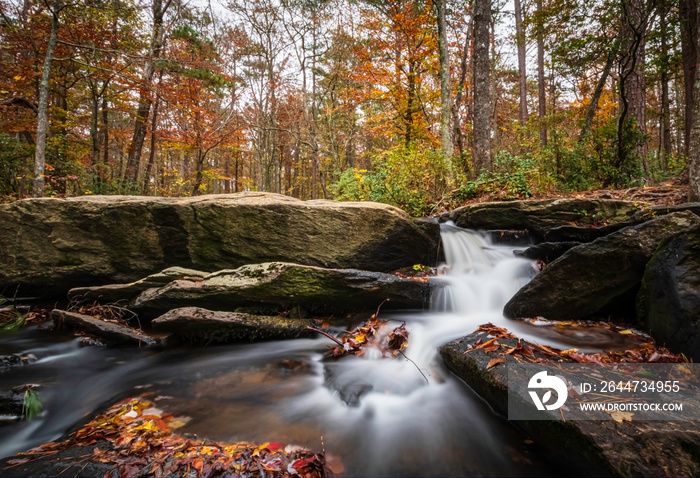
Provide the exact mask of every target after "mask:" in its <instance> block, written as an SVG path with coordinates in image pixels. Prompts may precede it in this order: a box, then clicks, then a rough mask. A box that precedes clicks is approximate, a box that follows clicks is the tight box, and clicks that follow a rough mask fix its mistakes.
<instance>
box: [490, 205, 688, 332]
mask: <svg viewBox="0 0 700 478" xmlns="http://www.w3.org/2000/svg"><path fill="white" fill-rule="evenodd" d="M698 224H700V218H698V216H696V215H695V214H693V213H692V212H687V211H686V212H677V213H672V214H669V215H667V216H663V217H660V218H658V219H654V220H651V221H648V222H645V223H643V224H641V225H639V226H634V227H627V228H625V229H622V230H620V231H618V232H615V233H613V234H610V235H609V236H606V237H602V238H600V239H596V240H595V241H593V242H591V243H588V244H582V245H580V246H577V247H574V248H573V249H570V250H569V251H568V252H566V253H565V254H564V255H562V256H561V257H560V258H559V259H557V260H555V261H554V262H552V263H550V264H549V265H548V266H547V267H545V268H544V269H543V270H542V272H540V273H539V274H538V275H537V276H535V278H534V279H532V281H530V282H529V283H528V284H527V285H525V286H524V287H523V288H522V289H520V290H519V291H518V292H517V293H516V294H515V296H513V298H512V299H511V300H510V301H508V303H507V304H506V306H505V308H504V309H503V313H504V315H505V316H506V317H509V318H518V317H536V316H542V317H545V318H547V319H552V320H570V319H582V318H587V317H591V316H595V315H605V316H606V317H607V315H608V314H612V315H615V316H622V317H625V318H627V319H632V318H634V316H635V312H634V311H635V297H636V293H637V290H638V288H639V285H640V283H641V280H642V276H643V275H644V268H645V266H646V263H647V261H648V260H649V259H650V258H651V256H652V254H653V253H654V251H655V250H656V248H657V247H658V245H659V243H660V242H662V241H663V240H664V239H666V238H668V237H671V236H673V235H675V234H677V233H679V232H681V231H683V230H685V229H688V228H690V227H692V226H696V225H698Z"/></svg>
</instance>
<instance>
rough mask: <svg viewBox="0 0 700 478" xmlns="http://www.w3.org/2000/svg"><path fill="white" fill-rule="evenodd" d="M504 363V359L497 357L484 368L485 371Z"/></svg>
mask: <svg viewBox="0 0 700 478" xmlns="http://www.w3.org/2000/svg"><path fill="white" fill-rule="evenodd" d="M505 361H506V358H505V357H498V358H493V359H491V360H490V361H489V363H488V365H487V366H486V370H488V369H490V368H493V367H495V366H496V365H498V364H499V363H503V362H505Z"/></svg>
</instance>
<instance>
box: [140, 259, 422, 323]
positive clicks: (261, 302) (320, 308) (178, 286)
mask: <svg viewBox="0 0 700 478" xmlns="http://www.w3.org/2000/svg"><path fill="white" fill-rule="evenodd" d="M429 291H430V289H429V285H428V283H427V282H426V281H424V280H414V279H407V278H399V277H397V276H395V275H392V274H385V273H382V272H370V271H360V270H356V269H325V268H321V267H313V266H305V265H300V264H290V263H286V262H268V263H263V264H254V265H246V266H243V267H239V268H238V269H234V270H223V271H219V272H215V273H213V274H210V275H208V276H206V277H204V278H203V279H201V280H176V281H173V282H171V283H169V284H167V285H165V286H163V287H160V288H153V289H148V290H146V291H144V292H142V293H141V294H140V295H139V296H138V297H137V298H136V299H135V300H134V301H133V303H132V304H131V308H132V309H134V310H135V311H137V312H138V313H139V315H140V316H142V317H146V318H148V317H153V316H155V315H158V314H162V313H164V312H166V311H168V310H170V309H173V308H178V307H205V308H210V309H215V310H226V311H235V310H236V309H239V308H245V309H246V310H247V311H254V312H256V313H260V314H276V313H280V312H290V311H291V312H292V313H294V314H297V315H300V316H301V315H305V314H306V313H309V314H314V315H331V314H344V313H354V312H362V311H374V310H376V309H377V307H378V306H379V304H381V303H382V302H383V301H384V300H385V299H388V302H386V304H385V305H384V306H383V308H384V309H422V308H423V307H424V306H425V305H427V301H428V298H429Z"/></svg>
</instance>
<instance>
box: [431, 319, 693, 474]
mask: <svg viewBox="0 0 700 478" xmlns="http://www.w3.org/2000/svg"><path fill="white" fill-rule="evenodd" d="M491 338H493V337H491V336H489V335H488V334H487V333H486V332H476V333H473V334H470V335H467V336H465V337H463V338H461V339H459V340H457V341H454V342H451V343H449V344H447V345H445V346H443V347H442V348H441V349H440V356H441V357H442V359H443V361H444V362H445V364H446V365H447V367H448V368H449V369H450V370H452V372H454V373H455V374H456V375H457V376H458V377H460V378H461V379H462V380H464V381H465V382H466V383H467V385H469V386H470V387H471V388H472V389H473V390H474V391H475V392H476V393H477V394H479V395H480V396H481V397H483V398H484V399H485V400H486V401H487V402H488V403H489V404H490V405H491V406H492V407H493V408H494V410H495V411H496V412H497V413H501V414H504V415H505V414H507V413H508V399H509V397H508V365H509V364H513V365H516V366H517V361H516V359H515V357H513V356H512V355H505V362H503V363H500V364H498V365H497V366H491V367H489V363H490V362H491V359H493V358H494V357H495V355H494V353H492V352H491V353H489V352H485V351H484V350H483V349H474V350H472V347H473V346H475V345H477V344H480V343H485V342H487V341H488V340H490V339H491ZM498 342H499V344H503V345H504V346H506V347H514V346H516V345H518V342H519V343H520V345H521V346H524V347H533V349H534V350H535V352H534V353H535V356H536V357H539V356H541V354H540V352H538V349H537V347H536V346H534V344H532V343H529V342H527V341H524V340H520V339H517V338H504V339H499V340H498ZM467 351H469V352H468V353H465V352H467ZM561 360H564V361H566V359H565V358H561ZM516 424H517V426H519V427H521V428H522V429H523V430H524V431H525V432H526V433H527V434H529V435H530V436H531V437H532V439H533V440H534V441H535V442H536V443H537V444H539V445H540V446H541V447H543V448H544V449H545V450H546V451H547V452H548V454H550V455H551V456H552V457H553V458H554V459H556V460H557V461H559V462H562V463H565V464H567V465H568V466H569V467H570V469H571V470H573V471H574V473H575V474H578V473H580V474H583V475H585V476H698V474H700V456H699V455H698V450H699V449H700V431H698V430H697V429H696V427H695V426H694V425H693V422H690V421H686V422H684V421H677V422H668V421H634V420H632V421H625V422H623V423H617V422H615V421H614V420H602V421H601V420H582V421H581V420H576V421H572V420H568V421H561V420H531V421H530V420H528V421H517V422H516ZM671 450H672V451H671Z"/></svg>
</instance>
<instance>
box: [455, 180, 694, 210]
mask: <svg viewBox="0 0 700 478" xmlns="http://www.w3.org/2000/svg"><path fill="white" fill-rule="evenodd" d="M558 198H578V199H617V200H624V201H637V202H640V203H645V204H648V205H649V206H671V205H674V204H682V203H685V202H687V201H688V183H687V180H686V181H685V182H684V181H682V180H681V179H680V178H679V177H676V178H671V179H669V180H667V181H663V182H660V183H656V184H653V185H649V186H638V187H633V188H626V189H597V190H593V191H573V192H535V193H534V194H533V195H532V197H530V199H558ZM521 199H525V198H521ZM504 200H507V199H504V198H502V197H500V195H499V194H498V193H486V194H480V195H477V196H476V197H474V198H472V199H469V200H467V201H464V203H462V204H460V205H459V206H465V205H467V204H473V203H481V202H490V201H504Z"/></svg>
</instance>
